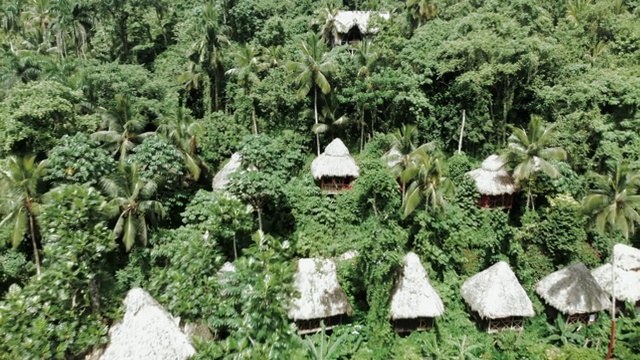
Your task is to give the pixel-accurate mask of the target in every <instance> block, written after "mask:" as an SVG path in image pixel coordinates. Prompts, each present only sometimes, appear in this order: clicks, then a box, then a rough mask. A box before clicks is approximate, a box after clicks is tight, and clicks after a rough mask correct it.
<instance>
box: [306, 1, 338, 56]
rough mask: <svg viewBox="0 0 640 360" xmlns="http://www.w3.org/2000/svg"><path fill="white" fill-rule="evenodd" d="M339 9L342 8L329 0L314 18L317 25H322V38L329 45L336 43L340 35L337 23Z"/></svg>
mask: <svg viewBox="0 0 640 360" xmlns="http://www.w3.org/2000/svg"><path fill="white" fill-rule="evenodd" d="M338 11H340V10H339V8H338V7H337V6H335V5H334V4H331V3H330V2H328V1H327V2H326V3H325V4H324V6H323V7H322V8H321V9H320V10H319V11H318V15H317V16H316V18H315V19H314V20H313V22H314V23H315V24H316V25H320V26H321V27H320V38H321V39H322V40H323V41H324V42H326V43H327V44H329V46H333V45H335V39H336V38H337V36H338V24H337V23H336V17H337V16H338Z"/></svg>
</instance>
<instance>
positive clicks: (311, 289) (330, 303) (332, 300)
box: [289, 258, 353, 320]
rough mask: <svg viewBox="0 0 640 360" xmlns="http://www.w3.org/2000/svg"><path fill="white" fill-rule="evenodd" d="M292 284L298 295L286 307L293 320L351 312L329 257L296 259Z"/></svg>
mask: <svg viewBox="0 0 640 360" xmlns="http://www.w3.org/2000/svg"><path fill="white" fill-rule="evenodd" d="M293 285H294V287H295V288H296V290H297V291H298V292H299V293H300V298H297V299H295V300H294V301H293V307H292V308H291V309H290V310H289V318H291V319H292V320H311V319H323V318H328V317H331V316H336V315H342V314H347V315H351V313H352V312H353V309H352V308H351V304H349V299H347V295H346V294H345V293H344V291H343V290H342V288H341V287H340V284H339V283H338V274H337V272H336V265H335V264H334V263H333V261H331V260H329V259H320V258H314V259H300V260H298V270H297V271H296V274H295V280H294V284H293Z"/></svg>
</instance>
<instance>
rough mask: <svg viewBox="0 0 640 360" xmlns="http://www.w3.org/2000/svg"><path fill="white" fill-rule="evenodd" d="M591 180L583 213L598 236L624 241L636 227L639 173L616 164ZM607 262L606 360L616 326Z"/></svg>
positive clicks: (612, 342) (614, 298)
mask: <svg viewBox="0 0 640 360" xmlns="http://www.w3.org/2000/svg"><path fill="white" fill-rule="evenodd" d="M591 177H592V178H593V187H592V189H591V191H590V192H589V194H588V195H587V196H586V197H585V198H584V199H583V201H582V207H583V211H584V213H585V214H587V215H589V216H590V217H591V219H592V220H593V225H594V227H595V229H596V230H597V231H598V232H600V233H601V234H605V235H606V234H608V235H609V236H610V237H613V233H614V232H616V231H619V232H620V233H621V234H622V236H624V237H625V239H627V240H628V239H629V236H630V235H632V234H633V233H635V230H636V224H640V214H638V211H639V210H640V194H639V190H640V172H637V171H631V170H630V169H629V168H628V166H626V165H623V164H620V163H618V164H616V165H615V167H614V168H611V169H609V171H608V173H607V174H606V175H601V174H595V173H592V174H591ZM611 262H612V264H611V265H612V266H611V341H610V344H609V353H608V355H607V359H609V358H610V357H611V353H612V351H613V344H614V342H615V323H616V307H615V306H616V297H615V287H614V285H615V282H614V279H615V272H614V269H615V267H616V259H615V257H614V256H612V257H611Z"/></svg>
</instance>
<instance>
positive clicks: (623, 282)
mask: <svg viewBox="0 0 640 360" xmlns="http://www.w3.org/2000/svg"><path fill="white" fill-rule="evenodd" d="M611 269H612V266H611V264H604V265H602V266H600V267H598V268H595V269H593V270H591V275H593V277H594V278H595V279H596V281H597V282H598V284H599V285H600V287H602V289H603V290H604V291H606V292H607V294H609V295H611V290H612V289H611ZM614 282H615V291H616V294H615V296H616V299H620V300H624V301H629V302H633V303H634V302H636V301H640V272H635V271H628V270H624V269H621V268H619V267H617V266H616V267H615V274H614Z"/></svg>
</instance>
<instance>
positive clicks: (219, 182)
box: [211, 152, 242, 190]
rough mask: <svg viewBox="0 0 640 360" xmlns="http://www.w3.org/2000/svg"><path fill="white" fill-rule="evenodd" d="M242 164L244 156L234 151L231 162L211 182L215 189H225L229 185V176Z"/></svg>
mask: <svg viewBox="0 0 640 360" xmlns="http://www.w3.org/2000/svg"><path fill="white" fill-rule="evenodd" d="M240 165H242V156H241V155H240V153H237V152H236V153H233V155H231V159H229V162H227V163H226V164H225V165H224V166H223V167H222V169H220V171H218V173H217V174H216V176H214V177H213V181H212V184H211V186H212V187H213V190H225V189H226V188H227V185H229V177H230V176H231V174H233V173H234V172H235V171H236V170H238V169H239V168H240Z"/></svg>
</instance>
